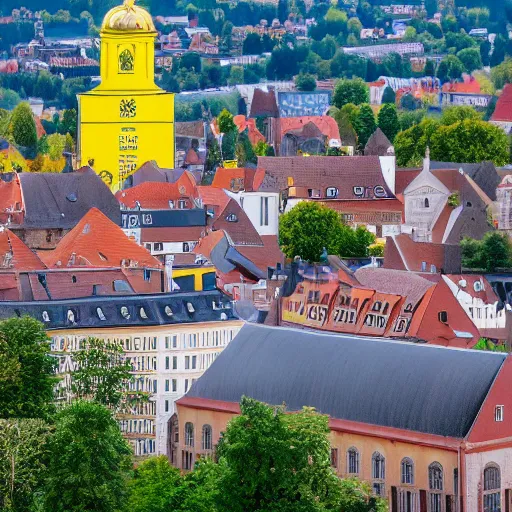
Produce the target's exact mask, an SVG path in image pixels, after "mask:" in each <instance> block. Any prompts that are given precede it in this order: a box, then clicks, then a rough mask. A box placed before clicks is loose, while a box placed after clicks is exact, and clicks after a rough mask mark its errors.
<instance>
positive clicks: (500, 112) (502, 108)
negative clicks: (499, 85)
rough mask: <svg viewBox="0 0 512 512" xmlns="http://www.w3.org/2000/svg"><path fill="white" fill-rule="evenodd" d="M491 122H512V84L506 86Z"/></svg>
mask: <svg viewBox="0 0 512 512" xmlns="http://www.w3.org/2000/svg"><path fill="white" fill-rule="evenodd" d="M491 121H504V122H512V84H507V85H505V88H504V89H503V92H502V93H501V96H500V97H499V98H498V102H497V103H496V108H495V109H494V113H493V115H492V117H491Z"/></svg>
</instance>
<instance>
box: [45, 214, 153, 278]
mask: <svg viewBox="0 0 512 512" xmlns="http://www.w3.org/2000/svg"><path fill="white" fill-rule="evenodd" d="M40 256H41V257H42V259H43V260H44V262H45V263H46V264H47V265H48V267H99V268H113V267H114V268H117V267H123V266H136V267H150V268H161V263H160V262H159V261H158V260H157V259H156V258H154V257H153V256H151V254H150V253H149V252H148V251H147V250H146V249H145V248H144V247H141V246H140V245H138V244H137V243H136V242H134V241H133V240H131V239H130V238H128V237H127V236H126V235H125V233H124V231H123V230H122V229H121V228H120V227H119V226H117V225H116V224H114V223H113V222H112V221H111V220H110V219H108V218H107V217H106V216H105V215H103V213H101V211H100V210H98V209H97V208H91V209H90V210H89V212H88V213H87V214H86V215H85V216H84V217H83V218H82V220H81V221H80V222H79V223H78V224H77V225H76V226H75V227H74V228H73V229H72V230H71V231H70V232H69V233H68V234H67V235H66V236H65V237H64V238H63V239H62V240H61V241H60V243H59V244H58V245H57V248H56V249H54V250H53V251H48V252H45V253H44V254H42V253H40ZM123 262H124V263H125V264H123Z"/></svg>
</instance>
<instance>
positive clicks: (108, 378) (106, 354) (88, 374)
mask: <svg viewBox="0 0 512 512" xmlns="http://www.w3.org/2000/svg"><path fill="white" fill-rule="evenodd" d="M73 360H74V362H75V369H74V370H73V372H72V373H71V389H72V391H73V394H74V395H75V396H76V398H78V399H86V400H94V401H96V402H98V403H100V404H102V405H105V406H107V407H112V408H117V407H119V405H120V404H121V401H122V400H123V399H124V398H125V397H126V394H125V393H123V389H124V388H125V387H126V384H127V383H128V381H129V380H130V378H131V375H130V371H131V370H132V367H131V365H130V363H129V361H127V360H126V357H125V354H124V350H123V348H122V346H121V345H120V344H119V343H116V342H112V341H107V340H104V339H101V338H87V340H85V342H84V348H83V349H82V350H79V351H78V352H76V353H75V354H74V355H73Z"/></svg>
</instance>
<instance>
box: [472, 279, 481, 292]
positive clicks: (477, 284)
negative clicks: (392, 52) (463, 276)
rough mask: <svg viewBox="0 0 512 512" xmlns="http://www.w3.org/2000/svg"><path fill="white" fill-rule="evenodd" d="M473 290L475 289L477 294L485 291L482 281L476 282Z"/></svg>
mask: <svg viewBox="0 0 512 512" xmlns="http://www.w3.org/2000/svg"><path fill="white" fill-rule="evenodd" d="M473 288H474V290H475V292H481V291H482V289H483V286H482V283H481V282H480V281H475V284H474V285H473Z"/></svg>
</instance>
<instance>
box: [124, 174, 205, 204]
mask: <svg viewBox="0 0 512 512" xmlns="http://www.w3.org/2000/svg"><path fill="white" fill-rule="evenodd" d="M195 197H197V185H196V180H195V178H194V177H193V176H192V175H191V174H190V173H188V172H185V173H183V174H182V175H181V176H180V178H179V179H178V181H177V182H176V183H155V182H149V181H148V182H145V183H141V184H140V185H136V186H135V187H132V188H129V189H127V190H120V191H119V192H117V193H116V198H117V200H118V201H119V202H120V203H121V204H123V205H124V206H126V207H127V208H135V207H136V206H137V202H138V203H139V204H140V206H141V208H143V209H148V210H169V209H170V207H169V201H171V200H172V201H174V202H175V203H176V201H178V199H182V198H185V199H188V204H187V208H193V206H194V205H193V198H195ZM177 206H178V205H177V204H175V205H174V207H175V208H176V207H177Z"/></svg>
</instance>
